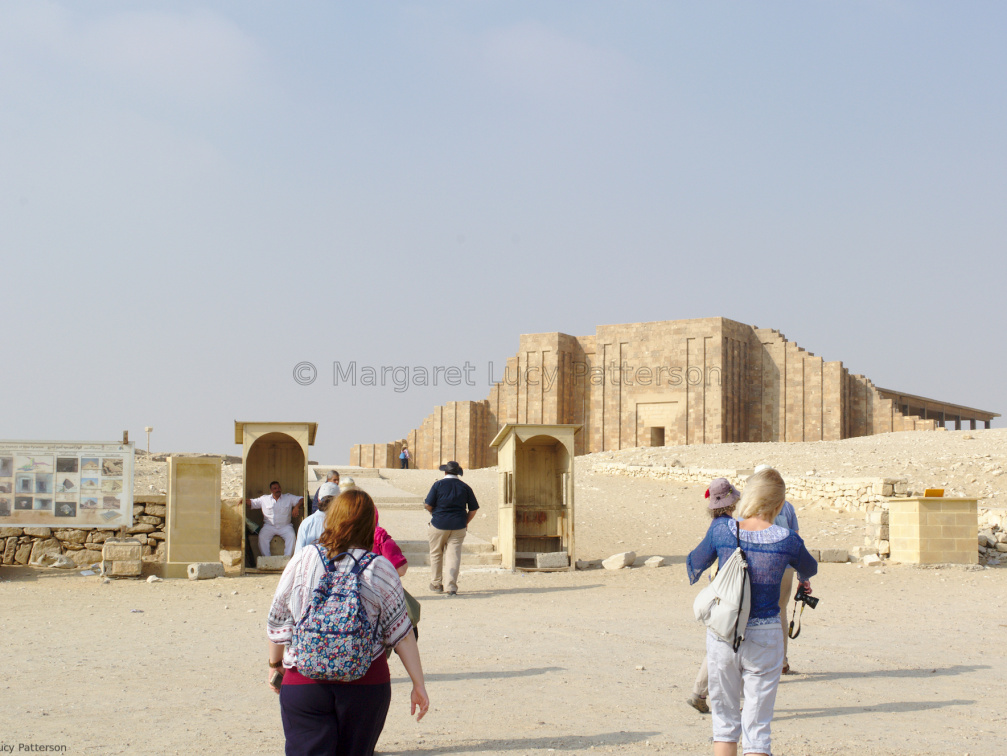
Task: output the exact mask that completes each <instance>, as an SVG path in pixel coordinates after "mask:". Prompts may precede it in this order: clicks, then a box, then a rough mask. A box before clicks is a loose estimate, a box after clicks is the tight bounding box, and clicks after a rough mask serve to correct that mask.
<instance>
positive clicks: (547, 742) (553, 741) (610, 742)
mask: <svg viewBox="0 0 1007 756" xmlns="http://www.w3.org/2000/svg"><path fill="white" fill-rule="evenodd" d="M659 734H660V733H657V732H603V733H599V734H598V735H566V736H564V735H560V736H555V737H544V738H515V739H513V740H465V741H462V742H460V743H455V744H453V745H447V746H445V745H438V746H430V747H428V748H426V747H424V748H410V749H408V750H406V751H389V750H386V749H385V748H381V751H380V752H381V756H433V754H442V753H481V752H484V751H493V752H498V751H533V750H539V749H546V748H548V749H550V750H553V751H587V750H588V749H590V748H592V747H594V746H618V745H629V744H630V743H639V742H640V741H642V740H647V739H648V738H653V737H656V736H657V735H659Z"/></svg>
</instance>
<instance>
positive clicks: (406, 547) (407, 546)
mask: <svg viewBox="0 0 1007 756" xmlns="http://www.w3.org/2000/svg"><path fill="white" fill-rule="evenodd" d="M396 543H397V544H398V545H399V548H400V549H402V553H403V554H405V555H406V556H407V557H408V556H409V555H410V554H427V553H429V552H430V544H429V543H427V542H426V541H396ZM462 553H463V554H493V553H494V551H493V544H491V543H486V542H485V541H477V542H475V543H467V542H466V543H463V544H462Z"/></svg>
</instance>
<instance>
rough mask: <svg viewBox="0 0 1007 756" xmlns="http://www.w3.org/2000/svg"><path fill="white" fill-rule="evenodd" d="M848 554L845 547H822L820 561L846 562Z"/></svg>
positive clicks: (848, 558) (848, 557)
mask: <svg viewBox="0 0 1007 756" xmlns="http://www.w3.org/2000/svg"><path fill="white" fill-rule="evenodd" d="M849 560H850V555H849V553H848V552H847V551H846V549H822V556H821V559H819V560H818V561H820V562H848V561H849Z"/></svg>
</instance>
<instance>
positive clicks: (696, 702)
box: [685, 693, 710, 714]
mask: <svg viewBox="0 0 1007 756" xmlns="http://www.w3.org/2000/svg"><path fill="white" fill-rule="evenodd" d="M685 702H686V703H687V704H689V706H691V707H692V708H694V709H695V710H696V711H698V712H699V713H700V714H709V713H710V707H709V706H707V705H706V699H705V698H703V697H702V696H697V695H696V694H695V693H693V694H692V695H691V696H689V697H688V698H687V699H685Z"/></svg>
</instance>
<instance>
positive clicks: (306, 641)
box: [290, 545, 378, 682]
mask: <svg viewBox="0 0 1007 756" xmlns="http://www.w3.org/2000/svg"><path fill="white" fill-rule="evenodd" d="M315 548H316V549H318V556H319V557H320V558H321V560H322V563H323V564H324V565H325V574H324V575H322V579H321V580H319V581H318V587H317V588H315V591H314V593H313V594H312V596H311V604H310V606H308V611H307V612H306V613H305V615H304V617H303V618H302V619H301V621H300V622H298V623H297V624H296V625H295V626H294V633H293V638H292V639H291V643H290V647H291V651H293V652H294V654H295V655H296V657H297V671H298V672H300V673H301V674H302V675H304V676H305V677H308V678H311V679H312V680H325V681H327V682H350V681H351V680H359V679H360V678H361V677H363V676H364V675H365V674H366V673H367V670H368V668H369V667H370V666H371V662H372V661H373V657H372V651H373V648H374V638H375V636H376V635H377V631H378V628H377V626H376V625H375V624H374V623H372V622H371V621H370V620H369V619H368V618H367V612H366V611H365V609H364V602H363V599H362V598H361V597H360V575H361V573H363V571H364V570H366V569H367V567H368V565H370V563H371V562H373V561H374V559H376V558H377V554H373V553H367V554H364V555H363V556H362V557H360V559H356V558H355V557H354V556H353V555H352V554H350V553H349V552H348V551H347V552H343V553H342V554H339V555H338V556H337V557H336V559H339V558H340V557H342V556H348V557H349V558H350V559H352V560H353V561H354V565H353V567H352V569H350V571H349V572H344V573H341V574H340V573H338V572H336V569H335V561H336V559H328V558H327V557H326V555H325V551H324V549H323V548H322V547H321V546H319V545H316V546H315Z"/></svg>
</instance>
